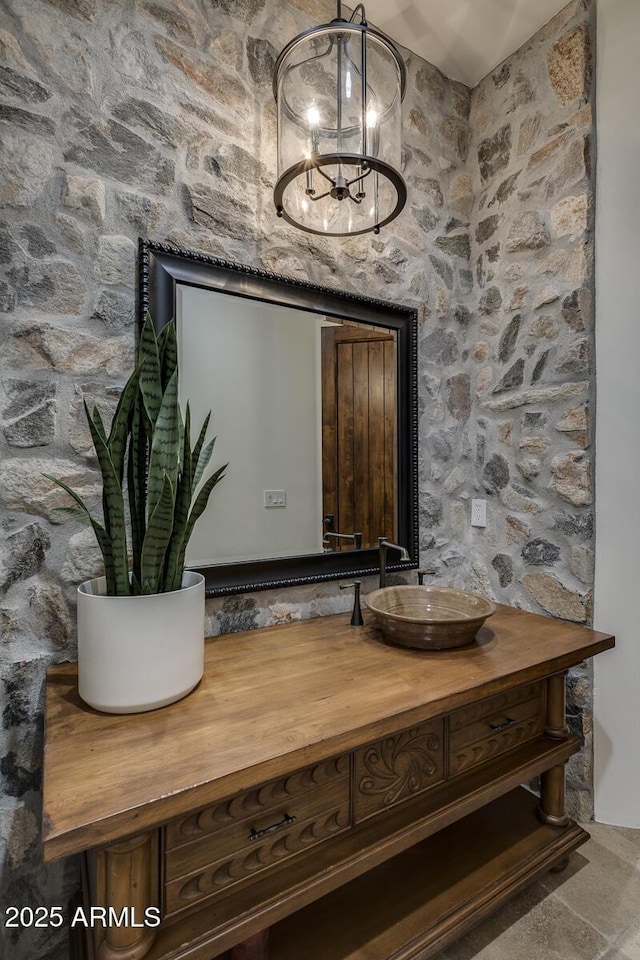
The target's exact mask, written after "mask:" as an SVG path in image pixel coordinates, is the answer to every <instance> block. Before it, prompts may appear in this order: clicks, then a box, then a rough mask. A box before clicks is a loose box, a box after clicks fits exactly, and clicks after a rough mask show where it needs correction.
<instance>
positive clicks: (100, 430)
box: [83, 400, 109, 531]
mask: <svg viewBox="0 0 640 960" xmlns="http://www.w3.org/2000/svg"><path fill="white" fill-rule="evenodd" d="M83 403H84V412H85V416H86V418H87V423H88V424H89V430H90V431H91V439H92V440H93V448H94V450H95V451H96V456H97V457H98V460H99V459H100V452H99V450H98V446H97V445H96V435H97V436H98V437H99V440H100V444H101V445H103V446H104V445H105V444H106V442H107V434H106V431H105V429H104V424H103V422H102V417H101V416H100V411H99V410H98V408H97V407H96V406H95V405H94V407H93V410H92V412H91V413H89V407H88V406H87V401H86V400H83ZM102 515H103V517H104V520H105V526H106V528H107V531H108V530H109V525H108V508H107V492H106V488H105V486H104V484H103V486H102Z"/></svg>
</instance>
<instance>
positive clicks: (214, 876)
mask: <svg viewBox="0 0 640 960" xmlns="http://www.w3.org/2000/svg"><path fill="white" fill-rule="evenodd" d="M349 826H350V804H349V758H348V756H341V757H338V758H336V759H334V760H330V761H327V762H325V763H322V764H318V765H316V766H315V767H308V768H307V769H305V770H300V771H298V772H297V773H294V774H291V775H290V776H288V777H283V778H281V779H280V780H276V781H272V782H271V783H268V784H265V785H264V786H262V787H258V788H256V789H255V790H249V791H247V792H246V793H242V794H238V795H237V796H235V797H232V798H231V799H229V800H225V801H223V802H221V803H219V804H215V805H213V806H211V807H206V808H205V809H203V810H200V811H199V812H197V813H195V814H192V815H191V816H189V817H183V818H180V819H179V820H174V821H173V822H172V823H170V824H168V825H167V827H166V828H165V858H164V876H165V911H166V913H167V914H172V913H175V912H177V911H178V910H182V909H185V908H186V907H189V906H191V905H192V904H193V903H196V902H200V901H201V900H204V899H209V898H215V897H216V896H220V895H223V894H225V893H226V891H227V890H228V888H229V887H230V886H232V885H234V884H237V883H240V882H245V881H248V880H250V878H251V877H253V876H254V875H256V874H257V873H260V872H261V871H263V870H266V869H267V868H269V867H272V866H274V865H276V864H277V863H279V862H280V861H282V860H285V859H286V858H287V857H291V856H293V855H294V854H297V853H300V852H302V851H304V850H306V849H308V848H309V847H312V846H313V845H315V844H317V843H320V842H321V841H323V840H326V839H329V838H330V837H333V836H335V835H336V834H338V833H340V832H341V831H343V830H346V829H348V828H349Z"/></svg>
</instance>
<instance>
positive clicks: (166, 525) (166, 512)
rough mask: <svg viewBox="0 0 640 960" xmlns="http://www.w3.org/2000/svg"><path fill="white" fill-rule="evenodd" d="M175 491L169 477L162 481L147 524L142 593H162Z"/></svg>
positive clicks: (143, 554) (143, 555) (143, 547)
mask: <svg viewBox="0 0 640 960" xmlns="http://www.w3.org/2000/svg"><path fill="white" fill-rule="evenodd" d="M173 509H174V491H173V486H172V483H171V480H170V478H169V476H168V475H167V474H166V473H165V474H164V477H163V479H162V491H161V493H160V497H159V498H158V501H157V503H156V505H155V507H154V508H153V512H152V514H151V516H150V517H149V522H148V524H147V532H146V534H145V538H144V543H143V545H142V563H141V569H142V578H141V583H142V592H143V593H159V592H161V591H162V584H161V579H162V573H163V569H164V560H165V555H166V552H167V547H168V545H169V540H170V538H171V530H172V528H173Z"/></svg>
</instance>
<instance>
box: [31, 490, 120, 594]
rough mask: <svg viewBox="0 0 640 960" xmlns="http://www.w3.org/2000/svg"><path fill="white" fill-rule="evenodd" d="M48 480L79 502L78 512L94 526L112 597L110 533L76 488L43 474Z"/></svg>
mask: <svg viewBox="0 0 640 960" xmlns="http://www.w3.org/2000/svg"><path fill="white" fill-rule="evenodd" d="M43 476H44V477H46V478H47V480H52V481H53V483H55V484H56V485H57V486H58V487H61V488H62V489H63V490H64V491H65V493H68V494H69V496H70V497H71V499H72V500H75V502H76V503H77V504H78V508H79V509H78V513H81V514H83V515H84V517H85V518H86V519H87V520H88V522H89V523H90V524H91V526H92V527H93V532H94V533H95V535H96V540H97V541H98V546H99V547H100V552H101V553H102V559H103V560H104V573H105V577H106V580H107V595H108V596H110V597H113V596H116V595H117V594H116V581H115V577H114V574H113V561H112V551H111V538H110V537H109V534H108V533H107V531H106V530H105V529H104V527H103V526H102V525H101V524H99V523H98V521H97V520H96V519H95V518H94V517H92V516H91V513H90V512H89V510H88V508H87V506H86V504H85V502H84V500H83V499H82V497H79V496H78V494H77V493H76V492H75V490H72V489H71V487H69V486H67V484H66V483H64V481H62V480H58V478H57V477H52V476H50V475H49V474H48V473H44V474H43ZM59 509H60V510H73V509H74V508H73V507H60V508H59Z"/></svg>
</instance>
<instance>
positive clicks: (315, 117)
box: [307, 103, 320, 127]
mask: <svg viewBox="0 0 640 960" xmlns="http://www.w3.org/2000/svg"><path fill="white" fill-rule="evenodd" d="M307 120H308V121H309V126H310V127H317V126H319V124H320V111H319V110H318V108H317V107H316V105H315V103H312V104H311V106H310V107H309V109H308V110H307Z"/></svg>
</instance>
